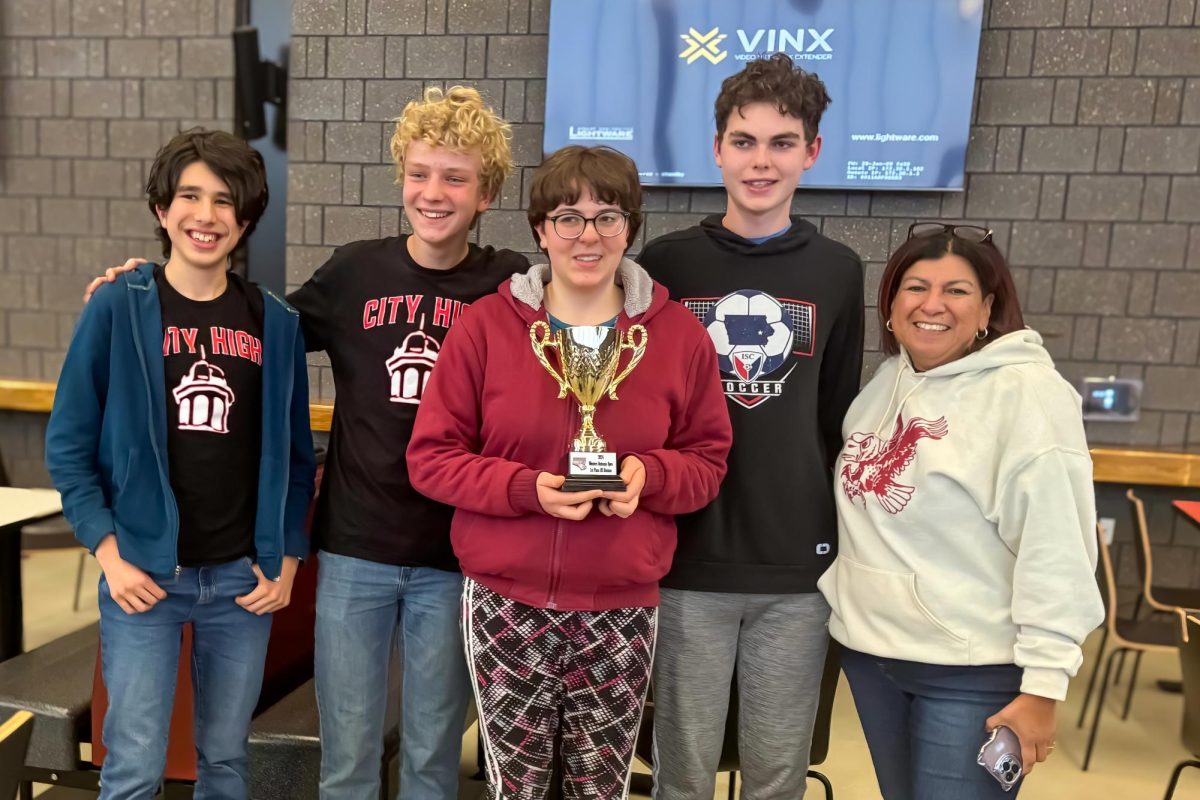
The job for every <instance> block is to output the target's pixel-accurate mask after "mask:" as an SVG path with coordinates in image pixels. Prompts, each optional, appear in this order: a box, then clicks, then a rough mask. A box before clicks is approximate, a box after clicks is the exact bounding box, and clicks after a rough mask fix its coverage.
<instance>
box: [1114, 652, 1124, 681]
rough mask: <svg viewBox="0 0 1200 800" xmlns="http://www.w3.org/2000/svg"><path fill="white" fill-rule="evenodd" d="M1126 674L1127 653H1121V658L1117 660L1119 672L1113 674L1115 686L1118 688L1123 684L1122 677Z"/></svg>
mask: <svg viewBox="0 0 1200 800" xmlns="http://www.w3.org/2000/svg"><path fill="white" fill-rule="evenodd" d="M1124 673H1125V653H1121V657H1120V658H1119V659H1117V671H1116V672H1114V673H1113V684H1112V685H1113V686H1118V685H1120V683H1121V676H1122V675H1123V674H1124Z"/></svg>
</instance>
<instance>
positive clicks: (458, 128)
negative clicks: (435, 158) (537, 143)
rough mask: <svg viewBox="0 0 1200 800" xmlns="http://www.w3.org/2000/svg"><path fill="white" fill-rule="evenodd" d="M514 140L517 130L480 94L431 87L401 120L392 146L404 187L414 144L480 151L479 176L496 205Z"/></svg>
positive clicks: (464, 88) (467, 89) (466, 89)
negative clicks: (408, 155) (407, 155)
mask: <svg viewBox="0 0 1200 800" xmlns="http://www.w3.org/2000/svg"><path fill="white" fill-rule="evenodd" d="M511 138H512V127H511V126H510V125H509V124H508V123H507V122H505V121H504V120H503V119H501V118H500V116H499V115H498V114H496V112H495V111H493V110H492V108H491V107H490V106H487V105H484V103H483V98H482V97H481V96H480V95H479V92H478V91H477V90H475V89H472V88H471V87H469V86H451V87H450V88H449V89H448V90H447V91H445V92H443V91H442V90H441V89H440V88H438V87H436V86H431V87H430V88H428V89H426V90H425V97H424V99H422V100H413V101H411V102H409V104H408V105H406V106H405V107H404V111H403V112H402V113H401V114H400V116H399V117H397V118H396V132H395V133H394V134H392V143H391V151H392V160H394V161H395V162H396V183H403V182H404V154H405V153H406V152H407V151H408V145H409V144H411V143H412V142H415V141H422V142H425V143H426V144H428V145H430V146H431V147H448V148H450V149H451V150H458V151H464V152H465V151H467V150H476V149H477V150H479V154H480V156H481V157H482V159H483V169H482V170H481V174H480V176H479V178H480V185H481V188H482V191H483V195H484V196H485V197H488V198H491V199H495V198H496V197H497V196H498V195H499V194H500V187H501V186H503V185H504V179H505V178H507V177H508V173H509V172H511V171H512V165H513V163H512V149H511V148H510V147H509V143H508V142H509V139H511Z"/></svg>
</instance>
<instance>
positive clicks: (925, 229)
mask: <svg viewBox="0 0 1200 800" xmlns="http://www.w3.org/2000/svg"><path fill="white" fill-rule="evenodd" d="M945 232H946V226H945V225H943V224H942V223H940V222H916V223H913V225H912V226H911V227H909V229H908V238H910V239H915V238H917V237H919V236H939V235H941V234H943V233H945Z"/></svg>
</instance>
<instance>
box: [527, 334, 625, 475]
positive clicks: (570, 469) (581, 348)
mask: <svg viewBox="0 0 1200 800" xmlns="http://www.w3.org/2000/svg"><path fill="white" fill-rule="evenodd" d="M646 340H647V333H646V329H645V328H644V327H643V326H641V325H631V326H630V327H629V330H628V331H626V332H625V334H624V335H622V334H621V332H620V331H618V330H617V329H615V328H609V327H606V326H603V325H580V326H575V327H570V328H564V329H563V330H560V331H558V332H556V333H551V330H550V325H549V324H548V323H546V322H545V321H543V320H538V321H537V322H535V323H533V325H531V326H530V327H529V341H530V344H532V345H533V354H534V355H535V356H537V360H538V361H539V362H541V364H542V366H543V367H545V368H546V371H547V372H549V373H550V375H551V377H553V378H554V381H555V383H557V384H558V396H559V398H564V397H566V396H567V394H568V393H569V394H572V395H574V396H575V399H576V400H577V401H578V402H579V416H580V418H581V422H580V425H579V432H578V433H576V434H575V438H574V439H573V440H572V441H571V450H570V452H569V453H568V454H567V480H566V482H565V483H563V485H562V491H564V492H584V491H588V490H590V489H602V490H604V491H607V492H621V491H624V490H625V488H626V487H625V482H624V481H623V480H621V478H620V477H619V475H618V471H617V468H618V464H617V454H616V453H615V452H612V451H610V450H609V449H608V443H607V442H606V441H605V440H604V438H603V437H602V436H600V434H599V433H597V432H596V428H595V425H594V423H593V419H594V417H595V415H596V403H597V402H599V400H600V398H602V397H604V396H605V395H608V398H609V399H610V400H616V399H617V386H619V385H620V383H621V381H623V380H625V378H627V377H629V373H630V372H632V371H633V368H634V367H636V366H637V364H638V362H639V361H641V360H642V356H643V355H645V353H646ZM547 349H552V350H556V351H558V363H559V367H560V368H561V372H559V371H558V370H555V369H554V367H553V366H552V365H551V364H550V360H549V359H548V358H547V357H546V350H547ZM624 350H630V351H632V355H631V356H630V359H629V363H628V364H626V365H625V369H623V370H621V371H620V373H618V372H617V369H618V367H619V366H620V362H621V353H622V351H624Z"/></svg>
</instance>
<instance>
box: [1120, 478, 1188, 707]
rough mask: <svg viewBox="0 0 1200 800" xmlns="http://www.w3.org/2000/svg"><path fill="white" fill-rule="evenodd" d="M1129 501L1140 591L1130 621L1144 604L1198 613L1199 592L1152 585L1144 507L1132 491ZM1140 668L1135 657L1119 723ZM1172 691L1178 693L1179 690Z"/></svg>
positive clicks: (1153, 608)
mask: <svg viewBox="0 0 1200 800" xmlns="http://www.w3.org/2000/svg"><path fill="white" fill-rule="evenodd" d="M1125 497H1126V498H1127V499H1128V500H1129V509H1130V516H1131V520H1132V523H1133V529H1134V531H1135V532H1136V536H1137V539H1138V546H1137V547H1136V548H1135V549H1134V553H1135V555H1136V556H1137V568H1138V581H1139V582H1140V583H1141V586H1142V591H1141V592H1140V593H1139V594H1138V596H1137V599H1136V600H1135V601H1134V605H1133V618H1134V619H1137V618H1138V616H1139V615H1140V614H1141V611H1142V604H1143V602H1144V603H1145V604H1146V605H1148V606H1149V607H1150V609H1151V613H1153V614H1165V613H1169V614H1174V613H1175V611H1176V609H1179V608H1185V609H1200V589H1194V588H1191V587H1180V586H1156V585H1154V550H1153V548H1152V547H1151V545H1150V527H1149V525H1147V523H1146V504H1145V503H1143V502H1142V500H1141V498H1139V497H1138V496H1137V495H1136V494H1134V493H1133V490H1132V489H1129V490H1127V491H1126V492H1125ZM1141 665H1142V654H1141V653H1138V654H1137V655H1136V656H1135V657H1134V660H1133V671H1132V673H1130V676H1129V693H1128V694H1127V695H1126V696H1125V710H1124V711H1123V712H1122V714H1121V719H1128V718H1129V709H1130V706H1131V705H1132V702H1133V687H1134V686H1135V685H1136V684H1137V674H1138V668H1139V667H1141ZM1124 666H1125V658H1124V656H1122V657H1121V660H1120V661H1119V662H1118V663H1117V675H1116V678H1115V680H1116V682H1118V683H1119V682H1120V680H1121V671H1122V668H1123V667H1124ZM1175 691H1179V689H1178V687H1176V688H1175Z"/></svg>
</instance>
